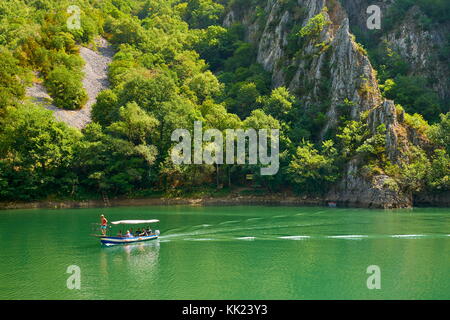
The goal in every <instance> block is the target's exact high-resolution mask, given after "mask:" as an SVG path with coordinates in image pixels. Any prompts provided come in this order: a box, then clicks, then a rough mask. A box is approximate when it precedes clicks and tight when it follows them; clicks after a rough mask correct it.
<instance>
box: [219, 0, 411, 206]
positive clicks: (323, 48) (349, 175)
mask: <svg viewBox="0 0 450 320" xmlns="http://www.w3.org/2000/svg"><path fill="white" fill-rule="evenodd" d="M366 2H367V1H363V0H360V1H355V3H353V5H349V3H348V2H347V1H343V3H344V4H346V5H347V6H348V7H350V8H353V9H352V10H355V12H356V11H358V10H359V9H361V7H362V6H363V5H365V3H366ZM287 4H290V5H287ZM325 7H326V9H325ZM260 9H263V12H264V17H262V18H258V19H255V18H254V17H255V10H256V9H255V8H247V9H246V10H244V12H239V13H237V12H234V11H233V10H232V9H231V10H230V11H229V12H228V14H227V15H226V17H225V19H224V25H225V26H229V25H231V24H233V23H236V22H239V23H242V24H243V25H244V26H245V27H246V30H247V34H246V36H247V40H248V41H249V42H251V43H253V44H254V45H255V46H256V47H257V48H258V55H257V61H258V62H259V63H261V64H262V66H263V67H264V68H265V69H266V70H267V71H270V72H272V80H273V81H272V83H273V85H274V87H278V86H286V87H288V88H289V89H290V92H291V93H293V94H295V95H296V96H297V97H298V98H299V99H300V100H301V102H302V104H303V105H305V107H306V108H315V107H317V105H326V116H327V121H326V124H325V125H324V127H323V128H322V131H321V136H322V137H323V136H325V134H327V132H329V130H331V129H333V128H335V127H336V125H337V123H338V120H339V114H338V112H337V107H338V106H339V105H342V104H344V103H346V104H347V105H349V106H350V108H351V110H350V116H351V118H352V119H354V120H360V118H361V114H362V113H363V112H364V113H365V114H367V113H368V116H367V117H366V119H367V120H366V121H367V122H368V126H369V128H370V129H371V130H372V132H373V133H375V132H376V129H377V127H378V126H379V125H381V124H384V126H385V127H386V153H387V156H388V158H389V159H390V161H392V162H393V163H396V162H398V161H400V160H401V159H403V160H404V156H403V151H404V150H405V148H407V147H408V144H409V142H408V135H405V134H404V132H406V129H405V128H403V125H402V122H403V114H402V113H401V112H400V113H399V114H398V115H397V111H396V108H395V105H394V102H393V101H387V100H385V99H384V98H383V97H382V95H381V93H380V89H379V87H378V82H377V79H376V74H375V71H374V69H373V68H372V65H371V63H370V61H369V59H368V57H367V54H366V52H365V50H364V49H363V48H362V47H361V46H360V45H358V44H357V43H356V42H355V39H354V36H353V35H352V34H351V32H350V30H349V18H348V14H347V12H346V10H345V9H344V7H343V6H342V5H341V2H339V1H336V0H328V1H327V0H297V1H281V0H267V2H266V4H265V6H264V7H263V8H260ZM319 14H321V15H322V16H323V18H324V21H325V23H323V26H322V28H321V29H320V30H319V31H318V32H316V33H315V34H314V35H312V36H307V37H304V38H303V39H302V40H301V41H300V42H301V44H300V45H298V47H297V48H296V50H297V51H296V52H294V53H293V52H292V49H291V51H290V49H289V48H288V44H289V38H290V37H291V38H292V33H293V32H298V31H299V30H300V28H302V27H305V26H307V25H308V23H310V22H311V19H312V18H313V17H316V16H317V15H319ZM353 14H354V12H353ZM295 27H297V28H295ZM361 166H362V164H361V163H359V161H358V160H357V159H353V160H351V161H350V162H349V163H348V164H347V166H346V170H345V172H344V173H343V179H342V181H341V182H340V183H338V184H337V185H336V187H335V188H334V189H333V190H332V191H331V192H330V194H329V195H328V197H327V198H328V199H330V200H333V201H338V202H342V203H346V204H351V205H358V206H364V207H382V208H396V207H408V206H411V205H412V196H411V195H410V194H402V193H401V192H399V191H398V186H397V185H396V183H395V181H394V180H393V179H392V178H390V177H389V176H386V175H378V176H375V177H372V178H367V177H363V176H362V175H361V174H360V169H361Z"/></svg>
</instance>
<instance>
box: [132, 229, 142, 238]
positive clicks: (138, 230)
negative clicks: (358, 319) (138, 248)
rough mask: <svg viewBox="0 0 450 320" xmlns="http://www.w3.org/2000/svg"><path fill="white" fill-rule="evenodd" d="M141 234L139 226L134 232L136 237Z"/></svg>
mask: <svg viewBox="0 0 450 320" xmlns="http://www.w3.org/2000/svg"><path fill="white" fill-rule="evenodd" d="M140 234H141V229H140V228H138V229H137V230H136V232H135V233H134V236H135V237H138V236H139V235H140Z"/></svg>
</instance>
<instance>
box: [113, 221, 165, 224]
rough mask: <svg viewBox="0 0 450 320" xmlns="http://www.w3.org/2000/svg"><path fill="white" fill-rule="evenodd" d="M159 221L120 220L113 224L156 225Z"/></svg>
mask: <svg viewBox="0 0 450 320" xmlns="http://www.w3.org/2000/svg"><path fill="white" fill-rule="evenodd" d="M156 222H159V220H120V221H113V222H111V223H112V224H144V223H156Z"/></svg>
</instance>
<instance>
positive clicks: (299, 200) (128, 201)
mask: <svg viewBox="0 0 450 320" xmlns="http://www.w3.org/2000/svg"><path fill="white" fill-rule="evenodd" d="M420 200H422V201H420ZM423 200H425V199H419V201H415V202H414V204H413V206H405V207H403V208H406V209H407V208H413V207H444V208H445V207H449V205H450V203H449V202H450V201H448V200H447V201H427V200H429V199H426V200H425V201H423ZM433 200H436V199H433ZM442 200H444V199H442ZM330 202H331V203H335V204H336V205H335V206H336V207H338V208H339V207H341V208H366V209H387V208H383V207H382V206H378V205H374V204H373V203H361V202H348V201H339V200H337V201H336V200H330V199H326V198H319V197H315V198H314V197H306V196H303V197H301V196H292V195H289V196H285V195H282V194H274V195H269V196H256V195H248V196H246V195H235V196H224V197H211V196H205V197H186V198H183V197H176V198H163V197H159V198H112V199H109V205H108V206H106V205H105V203H104V201H103V200H101V199H97V200H41V201H31V202H13V201H10V202H0V210H13V209H77V208H78V209H81V208H112V207H124V206H171V205H189V206H221V205H222V206H232V205H237V206H245V205H279V206H323V207H334V205H329V203H330ZM389 209H400V207H399V208H389Z"/></svg>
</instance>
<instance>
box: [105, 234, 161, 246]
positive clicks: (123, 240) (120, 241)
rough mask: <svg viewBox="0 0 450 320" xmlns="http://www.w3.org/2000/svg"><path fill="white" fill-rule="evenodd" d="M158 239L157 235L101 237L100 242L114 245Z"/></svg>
mask: <svg viewBox="0 0 450 320" xmlns="http://www.w3.org/2000/svg"><path fill="white" fill-rule="evenodd" d="M155 239H158V236H157V235H151V236H142V237H129V238H125V237H101V238H100V242H101V243H102V244H104V245H114V244H127V243H135V242H143V241H150V240H155Z"/></svg>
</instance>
